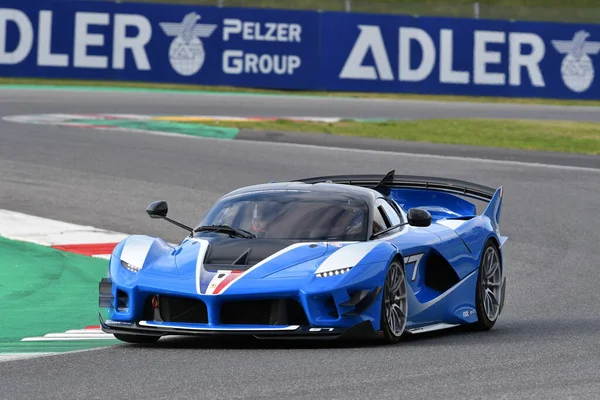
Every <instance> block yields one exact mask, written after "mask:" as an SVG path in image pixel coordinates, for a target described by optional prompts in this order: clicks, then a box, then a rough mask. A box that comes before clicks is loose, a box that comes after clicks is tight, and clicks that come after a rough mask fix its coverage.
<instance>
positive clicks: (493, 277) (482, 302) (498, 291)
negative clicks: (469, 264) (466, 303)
mask: <svg viewBox="0 0 600 400" xmlns="http://www.w3.org/2000/svg"><path fill="white" fill-rule="evenodd" d="M502 275H503V271H502V263H501V262H500V253H499V251H498V247H497V246H496V244H495V243H494V242H493V241H491V240H490V241H488V242H487V243H486V244H485V246H484V248H483V252H482V256H481V263H480V264H479V273H478V277H477V287H476V289H475V290H476V294H475V310H476V311H477V322H475V323H473V324H472V328H473V329H474V330H477V331H489V330H490V329H492V327H493V326H494V324H495V323H496V321H497V320H498V317H499V316H500V311H502V305H503V300H504V299H503V296H504V293H503V291H502V283H503V276H502Z"/></svg>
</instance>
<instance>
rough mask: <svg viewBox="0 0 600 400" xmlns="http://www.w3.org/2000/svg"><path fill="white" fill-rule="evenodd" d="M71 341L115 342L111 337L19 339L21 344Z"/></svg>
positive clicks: (40, 337) (37, 337)
mask: <svg viewBox="0 0 600 400" xmlns="http://www.w3.org/2000/svg"><path fill="white" fill-rule="evenodd" d="M73 340H116V339H115V338H114V337H113V336H110V337H94V338H88V337H81V336H78V337H44V336H36V337H28V338H23V339H21V342H56V341H68V342H70V341H73Z"/></svg>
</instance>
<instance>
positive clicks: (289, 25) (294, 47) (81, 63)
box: [0, 0, 320, 89]
mask: <svg viewBox="0 0 600 400" xmlns="http://www.w3.org/2000/svg"><path fill="white" fill-rule="evenodd" d="M318 26H319V15H318V13H316V12H295V11H282V10H268V9H236V8H217V7H201V6H197V7H189V6H173V5H164V4H143V3H112V2H83V1H27V2H23V1H13V0H5V1H3V2H2V5H0V76H15V77H48V78H72V79H103V80H131V81H146V82H173V83H184V84H203V85H230V86H247V87H265V88H283V89H311V88H313V87H314V82H315V76H317V75H318V73H319V68H320V54H319V47H320V46H319V40H320V37H319V29H318Z"/></svg>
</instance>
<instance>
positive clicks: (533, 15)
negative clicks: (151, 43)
mask: <svg viewBox="0 0 600 400" xmlns="http://www.w3.org/2000/svg"><path fill="white" fill-rule="evenodd" d="M127 1H143V2H149V1H150V2H154V3H173V4H201V5H216V4H217V3H218V0H170V1H169V0H127ZM222 1H223V5H224V6H226V7H265V8H289V9H306V10H324V11H325V10H328V11H344V10H345V0H296V1H291V2H282V1H281V0H222ZM474 1H475V0H352V1H351V10H352V11H353V12H368V13H383V14H405V15H414V16H448V17H466V18H471V17H473V3H474ZM478 2H479V4H480V17H481V18H489V19H510V20H533V21H564V22H589V23H598V22H599V21H600V4H598V1H597V0H572V1H567V0H478Z"/></svg>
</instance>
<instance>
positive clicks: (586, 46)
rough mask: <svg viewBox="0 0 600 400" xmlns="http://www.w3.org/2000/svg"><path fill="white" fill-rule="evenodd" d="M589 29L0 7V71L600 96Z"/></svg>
mask: <svg viewBox="0 0 600 400" xmlns="http://www.w3.org/2000/svg"><path fill="white" fill-rule="evenodd" d="M599 53H600V25H583V24H580V25H576V24H555V23H539V22H538V23H536V22H508V21H491V20H474V19H454V18H434V17H422V18H414V17H410V16H393V15H378V14H361V13H346V12H315V11H291V10H273V9H242V8H228V7H226V8H220V7H203V6H177V5H165V4H140V3H112V2H92V1H77V2H68V1H57V2H51V3H48V2H46V1H42V0H32V1H28V2H22V1H17V0H4V1H3V4H2V6H0V76H13V77H48V78H71V79H103V80H129V81H146V82H167V83H169V82H172V83H184V84H201V85H226V86H239V87H258V88H275V89H293V90H329V91H364V92H405V93H423V94H458V95H475V96H509V97H510V96H516V97H546V98H572V99H600V83H599V80H598V79H596V74H595V65H594V64H595V63H596V62H597V61H599V58H600V57H599Z"/></svg>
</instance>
